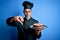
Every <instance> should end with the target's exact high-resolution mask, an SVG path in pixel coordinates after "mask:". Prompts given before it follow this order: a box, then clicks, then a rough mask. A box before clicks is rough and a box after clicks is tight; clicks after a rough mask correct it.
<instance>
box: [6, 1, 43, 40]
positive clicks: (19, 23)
mask: <svg viewBox="0 0 60 40" xmlns="http://www.w3.org/2000/svg"><path fill="white" fill-rule="evenodd" d="M22 5H23V7H24V10H23V13H24V15H25V18H23V17H22V16H15V17H10V18H8V19H7V20H6V22H7V24H8V25H9V26H14V27H17V30H18V40H36V38H40V37H41V30H42V29H43V28H44V26H43V24H39V23H38V21H37V20H35V19H33V18H32V17H31V10H32V7H33V3H31V2H28V1H24V2H23V4H22ZM31 25H33V27H32V28H31V27H30V26H31Z"/></svg>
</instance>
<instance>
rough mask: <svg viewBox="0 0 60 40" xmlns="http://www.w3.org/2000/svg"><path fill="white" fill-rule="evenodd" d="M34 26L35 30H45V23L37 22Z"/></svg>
mask: <svg viewBox="0 0 60 40" xmlns="http://www.w3.org/2000/svg"><path fill="white" fill-rule="evenodd" d="M33 28H34V29H35V30H43V29H44V24H39V23H35V24H34V25H33Z"/></svg>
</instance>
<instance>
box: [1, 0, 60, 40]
mask: <svg viewBox="0 0 60 40" xmlns="http://www.w3.org/2000/svg"><path fill="white" fill-rule="evenodd" d="M23 1H24V0H0V40H17V34H18V33H17V28H15V27H11V26H7V24H6V19H7V18H9V17H12V16H17V15H21V16H23V17H24V15H23V7H22V2H23ZM28 1H31V2H33V3H34V8H33V9H32V17H33V18H35V19H36V20H38V21H39V22H40V23H43V24H45V25H47V26H48V28H46V29H44V30H42V37H41V38H40V40H60V31H59V30H60V25H59V23H60V12H59V11H60V10H59V9H60V7H59V6H60V3H59V2H60V1H59V0H28Z"/></svg>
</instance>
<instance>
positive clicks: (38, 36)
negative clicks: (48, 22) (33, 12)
mask: <svg viewBox="0 0 60 40" xmlns="http://www.w3.org/2000/svg"><path fill="white" fill-rule="evenodd" d="M36 23H39V21H37V20H36ZM35 36H36V34H35ZM40 37H41V32H40V34H39V35H37V36H36V38H38V39H39V38H40Z"/></svg>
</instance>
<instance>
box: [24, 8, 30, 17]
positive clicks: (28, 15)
mask: <svg viewBox="0 0 60 40" xmlns="http://www.w3.org/2000/svg"><path fill="white" fill-rule="evenodd" d="M24 15H25V17H26V18H29V17H30V16H31V9H25V10H24Z"/></svg>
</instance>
